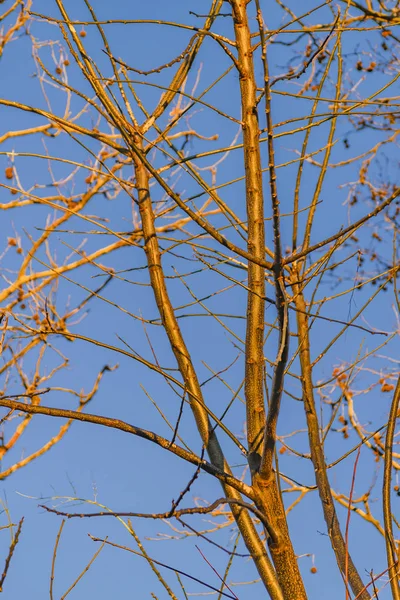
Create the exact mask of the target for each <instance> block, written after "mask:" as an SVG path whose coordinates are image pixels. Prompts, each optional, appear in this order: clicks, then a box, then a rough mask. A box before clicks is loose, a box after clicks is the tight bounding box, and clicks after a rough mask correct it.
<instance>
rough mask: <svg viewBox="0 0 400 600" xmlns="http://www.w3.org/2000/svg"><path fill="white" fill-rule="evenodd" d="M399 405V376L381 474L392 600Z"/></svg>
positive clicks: (398, 591)
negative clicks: (394, 471)
mask: <svg viewBox="0 0 400 600" xmlns="http://www.w3.org/2000/svg"><path fill="white" fill-rule="evenodd" d="M399 403H400V376H399V378H398V380H397V386H396V389H395V392H394V395H393V400H392V405H391V407H390V414H389V421H388V426H387V430H386V442H385V468H384V474H383V491H382V501H383V520H384V523H385V542H386V555H387V564H388V568H389V581H390V587H391V589H392V594H393V599H394V600H399V599H400V587H399V558H398V550H397V548H396V545H395V541H394V536H393V523H392V522H393V516H392V508H391V501H390V500H391V498H390V496H391V492H392V490H391V482H392V459H393V440H394V433H395V429H396V421H397V417H398V410H399Z"/></svg>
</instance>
